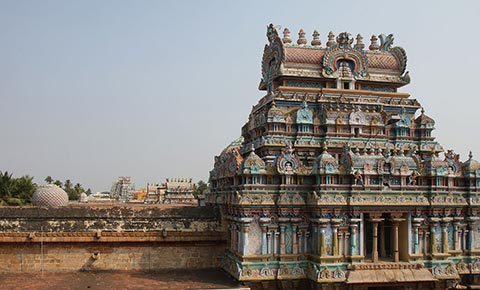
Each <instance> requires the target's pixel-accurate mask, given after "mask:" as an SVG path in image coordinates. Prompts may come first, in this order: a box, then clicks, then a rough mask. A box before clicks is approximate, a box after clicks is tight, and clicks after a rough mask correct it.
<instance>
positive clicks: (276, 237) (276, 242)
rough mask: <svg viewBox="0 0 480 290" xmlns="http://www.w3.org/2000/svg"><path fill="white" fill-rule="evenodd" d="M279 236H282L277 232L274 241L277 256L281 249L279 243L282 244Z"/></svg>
mask: <svg viewBox="0 0 480 290" xmlns="http://www.w3.org/2000/svg"><path fill="white" fill-rule="evenodd" d="M279 235H280V233H279V232H278V231H276V232H275V239H274V241H275V249H274V251H275V253H276V254H278V253H279V249H278V246H279V242H280V241H279Z"/></svg>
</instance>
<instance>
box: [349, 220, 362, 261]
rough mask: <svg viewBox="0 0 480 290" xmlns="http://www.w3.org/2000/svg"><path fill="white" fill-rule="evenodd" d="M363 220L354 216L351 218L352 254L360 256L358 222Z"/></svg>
mask: <svg viewBox="0 0 480 290" xmlns="http://www.w3.org/2000/svg"><path fill="white" fill-rule="evenodd" d="M359 222H361V219H357V218H352V219H350V256H358V255H359V251H358V250H359V249H358V244H357V234H358V223H359Z"/></svg>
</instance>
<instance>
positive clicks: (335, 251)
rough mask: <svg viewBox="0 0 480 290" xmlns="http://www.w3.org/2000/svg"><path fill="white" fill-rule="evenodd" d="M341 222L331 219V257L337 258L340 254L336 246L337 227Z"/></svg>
mask: <svg viewBox="0 0 480 290" xmlns="http://www.w3.org/2000/svg"><path fill="white" fill-rule="evenodd" d="M341 222H342V220H341V219H332V220H331V225H332V248H333V249H332V255H333V256H338V255H339V253H340V249H339V246H338V235H339V233H338V227H339V226H340V223H341Z"/></svg>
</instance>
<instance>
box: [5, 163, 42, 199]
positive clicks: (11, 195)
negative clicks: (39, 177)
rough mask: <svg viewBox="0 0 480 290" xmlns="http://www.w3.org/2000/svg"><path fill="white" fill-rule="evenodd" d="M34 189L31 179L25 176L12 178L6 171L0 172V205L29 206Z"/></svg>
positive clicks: (34, 185) (35, 186)
mask: <svg viewBox="0 0 480 290" xmlns="http://www.w3.org/2000/svg"><path fill="white" fill-rule="evenodd" d="M36 188H37V185H36V184H35V183H33V177H30V176H28V175H25V176H22V177H19V178H13V177H12V174H11V173H8V171H5V172H4V173H2V172H1V171H0V205H26V204H30V203H31V201H32V195H33V193H34V192H35V190H36Z"/></svg>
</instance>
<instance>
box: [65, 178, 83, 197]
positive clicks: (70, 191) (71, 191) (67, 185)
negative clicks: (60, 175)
mask: <svg viewBox="0 0 480 290" xmlns="http://www.w3.org/2000/svg"><path fill="white" fill-rule="evenodd" d="M63 189H64V190H65V192H66V193H67V194H68V199H69V200H77V199H78V196H79V194H78V193H77V192H76V191H75V189H74V188H73V184H72V181H70V179H67V180H65V183H64V184H63Z"/></svg>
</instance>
